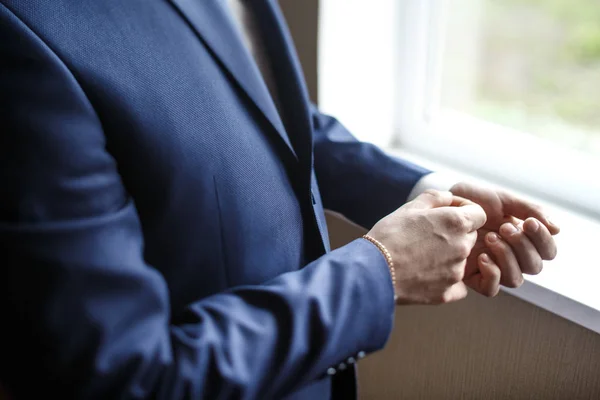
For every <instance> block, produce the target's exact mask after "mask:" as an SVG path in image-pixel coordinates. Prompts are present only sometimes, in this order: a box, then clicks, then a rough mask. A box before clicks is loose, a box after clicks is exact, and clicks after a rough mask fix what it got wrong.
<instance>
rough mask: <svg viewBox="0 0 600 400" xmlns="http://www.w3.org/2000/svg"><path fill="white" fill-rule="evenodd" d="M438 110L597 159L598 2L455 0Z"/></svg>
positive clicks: (599, 99)
mask: <svg viewBox="0 0 600 400" xmlns="http://www.w3.org/2000/svg"><path fill="white" fill-rule="evenodd" d="M442 60H443V67H442V69H443V71H442V77H441V99H440V101H441V107H442V109H450V110H454V111H459V112H464V113H467V114H469V115H471V116H475V117H477V118H481V119H484V120H486V121H489V122H493V123H497V124H501V125H503V126H506V127H509V128H513V129H516V130H519V131H522V132H525V133H528V134H532V135H535V136H537V137H540V138H543V139H547V140H550V141H553V142H555V143H556V144H559V145H560V146H564V147H568V148H572V149H576V150H580V151H583V152H586V153H588V154H591V155H593V156H594V157H597V158H599V159H600V1H599V0H577V1H574V0H452V1H450V2H449V7H448V8H447V15H446V34H445V49H444V52H443V56H442Z"/></svg>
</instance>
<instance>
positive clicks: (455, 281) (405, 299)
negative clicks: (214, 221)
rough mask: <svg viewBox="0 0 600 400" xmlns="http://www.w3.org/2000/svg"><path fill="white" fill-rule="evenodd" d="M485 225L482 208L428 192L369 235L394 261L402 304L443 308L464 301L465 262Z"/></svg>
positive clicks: (398, 211) (383, 220)
mask: <svg viewBox="0 0 600 400" xmlns="http://www.w3.org/2000/svg"><path fill="white" fill-rule="evenodd" d="M485 222H486V215H485V212H484V210H483V209H482V208H481V207H480V206H478V205H477V204H474V203H472V202H470V201H468V200H465V199H460V198H458V197H456V196H453V195H452V194H451V193H450V192H437V191H434V190H428V191H425V192H424V193H423V194H421V195H420V196H418V197H417V198H416V199H415V200H413V201H411V202H409V203H406V204H405V205H404V206H402V207H401V208H399V209H398V210H396V211H394V212H393V213H392V214H390V215H388V216H387V217H385V218H383V219H382V220H380V221H379V222H378V223H377V224H375V226H374V227H373V229H371V231H369V235H370V236H371V237H373V238H374V239H377V240H378V241H379V242H381V243H382V244H383V245H384V246H385V247H386V248H387V250H388V251H389V252H390V254H391V256H392V260H393V262H394V268H395V271H396V293H397V294H398V303H399V304H439V303H448V302H451V301H455V300H459V299H462V298H463V297H465V296H466V295H467V288H466V286H465V284H464V283H463V279H464V273H465V264H466V259H467V257H468V256H469V254H471V250H472V248H473V245H474V244H475V242H476V240H477V230H478V229H480V228H481V227H482V226H483V225H484V224H485ZM490 263H492V262H491V261H490ZM492 265H493V263H492ZM494 267H495V266H494ZM495 268H497V267H495ZM496 285H497V284H496Z"/></svg>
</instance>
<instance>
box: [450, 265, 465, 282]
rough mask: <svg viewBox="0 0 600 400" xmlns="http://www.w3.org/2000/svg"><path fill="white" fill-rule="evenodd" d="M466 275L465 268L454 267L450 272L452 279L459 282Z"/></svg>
mask: <svg viewBox="0 0 600 400" xmlns="http://www.w3.org/2000/svg"><path fill="white" fill-rule="evenodd" d="M464 276H465V274H464V268H454V269H453V270H452V271H451V273H450V281H451V282H452V283H458V282H460V281H462V280H463V278H464Z"/></svg>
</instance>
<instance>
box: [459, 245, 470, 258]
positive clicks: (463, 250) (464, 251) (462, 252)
mask: <svg viewBox="0 0 600 400" xmlns="http://www.w3.org/2000/svg"><path fill="white" fill-rule="evenodd" d="M470 254H471V246H469V245H468V244H467V243H464V242H461V243H459V244H458V245H457V246H456V255H457V256H458V258H459V259H461V260H464V259H465V258H467V257H469V255H470Z"/></svg>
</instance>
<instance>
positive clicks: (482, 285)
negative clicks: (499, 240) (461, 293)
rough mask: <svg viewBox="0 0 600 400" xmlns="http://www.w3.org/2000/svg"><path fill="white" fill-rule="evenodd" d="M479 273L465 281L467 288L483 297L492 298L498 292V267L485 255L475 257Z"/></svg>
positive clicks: (499, 274)
mask: <svg viewBox="0 0 600 400" xmlns="http://www.w3.org/2000/svg"><path fill="white" fill-rule="evenodd" d="M477 267H478V269H479V272H478V273H476V274H474V275H472V276H471V277H469V278H468V279H467V280H465V283H466V285H467V286H469V287H470V288H471V289H473V290H475V291H476V292H478V293H481V294H482V295H484V296H488V297H494V296H496V295H497V294H498V292H499V291H500V276H501V272H500V267H498V265H496V263H495V262H494V261H493V260H492V259H491V258H490V256H488V255H487V254H486V253H481V254H480V255H479V257H477Z"/></svg>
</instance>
